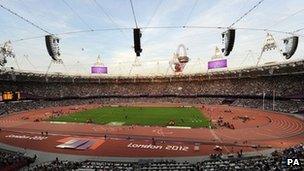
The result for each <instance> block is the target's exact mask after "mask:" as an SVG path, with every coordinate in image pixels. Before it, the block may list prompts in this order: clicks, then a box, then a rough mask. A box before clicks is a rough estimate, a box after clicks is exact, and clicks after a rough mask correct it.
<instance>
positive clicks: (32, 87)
mask: <svg viewBox="0 0 304 171" xmlns="http://www.w3.org/2000/svg"><path fill="white" fill-rule="evenodd" d="M302 77H303V76H302V75H282V76H272V77H257V78H233V79H232V78H231V79H221V80H212V79H211V80H201V81H174V82H135V83H134V82H127V83H116V82H109V83H76V82H75V83H67V82H61V83H60V82H22V81H21V82H13V81H3V82H1V83H0V92H2V91H7V90H9V91H20V92H22V95H23V96H24V97H28V98H32V97H35V98H65V97H71V96H73V97H92V96H95V97H96V96H109V95H110V96H115V95H120V96H140V95H141V96H143V95H149V96H162V95H179V96H196V95H199V96H200V95H211V96H263V94H265V96H266V97H272V96H273V94H274V93H275V96H276V97H291V96H292V97H301V96H304V86H303V85H304V80H303V79H302Z"/></svg>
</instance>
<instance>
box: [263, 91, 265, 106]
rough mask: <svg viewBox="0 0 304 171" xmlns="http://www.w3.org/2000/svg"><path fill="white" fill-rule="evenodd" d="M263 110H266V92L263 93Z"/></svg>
mask: <svg viewBox="0 0 304 171" xmlns="http://www.w3.org/2000/svg"><path fill="white" fill-rule="evenodd" d="M263 110H265V92H264V91H263Z"/></svg>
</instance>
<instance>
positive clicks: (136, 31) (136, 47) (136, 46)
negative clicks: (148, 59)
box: [133, 28, 142, 56]
mask: <svg viewBox="0 0 304 171" xmlns="http://www.w3.org/2000/svg"><path fill="white" fill-rule="evenodd" d="M133 36H134V51H135V53H136V56H140V53H141V52H142V49H141V45H140V38H141V32H140V29H139V28H135V29H133Z"/></svg>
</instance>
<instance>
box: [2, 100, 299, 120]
mask: <svg viewBox="0 0 304 171" xmlns="http://www.w3.org/2000/svg"><path fill="white" fill-rule="evenodd" d="M223 101H224V98H212V97H209V98H208V97H187V98H183V97H129V98H126V97H124V98H120V97H112V98H110V97H104V98H86V99H77V98H76V99H61V100H24V101H16V102H8V103H0V116H1V115H4V114H8V113H14V112H20V111H27V110H31V109H40V108H47V107H59V106H71V105H85V104H93V103H94V104H100V105H112V104H124V103H151V104H152V103H155V104H157V103H158V104H159V103H183V104H189V105H191V104H217V105H219V104H222V102H223ZM230 105H232V106H239V107H250V108H259V109H263V100H262V99H241V98H237V99H235V100H234V102H233V103H232V104H230ZM300 109H304V102H302V101H292V100H288V101H285V100H284V101H283V100H276V101H275V104H274V105H273V101H272V100H264V110H274V111H279V112H285V113H296V112H298V111H299V110H300Z"/></svg>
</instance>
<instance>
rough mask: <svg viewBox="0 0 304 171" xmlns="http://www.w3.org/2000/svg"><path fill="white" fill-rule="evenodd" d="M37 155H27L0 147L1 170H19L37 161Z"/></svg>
mask: <svg viewBox="0 0 304 171" xmlns="http://www.w3.org/2000/svg"><path fill="white" fill-rule="evenodd" d="M35 160H36V156H35V157H33V158H32V157H27V156H25V155H23V154H22V153H16V152H12V151H7V150H3V149H0V170H8V171H10V170H18V169H20V168H22V167H25V166H29V165H30V164H31V163H33V162H35Z"/></svg>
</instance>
